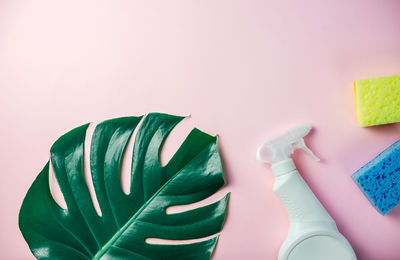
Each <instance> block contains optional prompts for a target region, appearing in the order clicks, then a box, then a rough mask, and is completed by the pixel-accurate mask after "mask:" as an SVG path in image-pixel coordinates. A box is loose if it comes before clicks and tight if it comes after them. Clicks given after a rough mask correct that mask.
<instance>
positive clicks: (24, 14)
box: [0, 0, 400, 260]
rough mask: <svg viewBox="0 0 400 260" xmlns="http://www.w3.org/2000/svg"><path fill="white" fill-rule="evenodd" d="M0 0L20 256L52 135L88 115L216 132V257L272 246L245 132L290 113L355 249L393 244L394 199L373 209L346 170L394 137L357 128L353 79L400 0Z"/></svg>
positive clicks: (253, 139)
mask: <svg viewBox="0 0 400 260" xmlns="http://www.w3.org/2000/svg"><path fill="white" fill-rule="evenodd" d="M104 2H105V1H77V0H73V1H54V0H37V1H18V0H9V1H7V0H0V89H1V94H0V122H1V123H0V124H1V127H0V144H1V145H0V165H1V174H0V207H1V214H0V223H1V224H0V225H1V226H0V227H1V232H0V247H1V255H2V256H1V258H2V259H32V258H33V257H32V255H31V253H30V251H29V249H28V246H27V245H26V243H25V242H24V240H23V238H22V235H21V233H20V232H19V229H18V225H17V216H18V211H19V207H20V205H21V203H22V200H23V198H24V196H25V193H26V191H27V190H28V188H29V186H30V185H31V183H32V181H33V180H34V178H35V176H36V175H37V174H38V173H39V171H40V170H41V169H42V167H43V166H44V164H45V163H46V161H47V160H48V151H49V148H50V146H51V144H52V143H53V142H54V141H55V140H56V139H57V138H58V137H59V136H60V135H61V134H63V133H65V132H66V131H68V130H70V129H72V128H74V127H76V126H79V125H81V124H84V123H86V122H99V121H101V120H103V119H107V118H113V117H119V116H125V115H139V114H143V113H147V112H150V111H161V112H166V113H172V114H180V115H187V114H191V115H192V117H191V119H190V120H185V121H184V122H183V123H182V124H181V125H180V126H179V127H178V129H177V131H175V132H174V133H173V134H172V136H171V137H170V138H169V139H168V142H167V145H166V149H165V155H164V157H165V158H167V157H168V156H170V155H171V154H172V153H173V151H174V149H176V148H177V147H178V145H179V143H180V142H181V141H182V140H183V137H184V135H185V134H187V133H188V131H189V130H190V127H192V126H198V127H199V128H200V129H202V130H204V131H207V132H209V133H211V134H219V136H220V139H219V144H220V147H221V152H222V156H223V158H224V162H225V173H226V178H227V182H228V184H227V186H226V188H224V189H223V190H222V191H221V192H219V193H218V194H217V195H216V196H214V198H213V199H214V200H215V199H218V198H219V197H221V196H222V195H223V194H224V193H225V192H227V191H231V192H232V195H231V200H230V208H229V214H228V217H227V221H226V225H225V227H224V230H223V232H222V235H221V239H220V241H219V243H218V246H217V250H216V252H215V255H214V258H213V259H219V260H221V259H275V258H276V256H277V252H278V249H279V247H280V244H281V243H282V241H283V240H284V239H285V237H286V233H287V231H288V217H287V215H286V212H285V211H284V208H283V207H282V205H281V204H280V202H279V200H278V198H277V197H276V196H275V195H274V193H273V192H272V185H273V176H272V173H271V171H270V170H269V167H267V166H266V165H260V164H257V163H256V162H255V161H254V151H255V149H256V147H257V145H258V144H259V143H260V142H261V141H262V140H263V139H264V138H265V137H268V136H270V135H272V134H276V133H279V132H280V131H281V130H286V129H288V128H290V127H292V126H294V125H296V124H297V123H310V124H312V125H313V126H315V132H314V134H313V135H311V136H310V137H309V138H308V139H307V141H308V144H309V146H310V147H311V148H312V149H313V150H314V151H315V153H316V154H317V155H319V156H320V157H322V158H323V161H322V162H321V163H315V162H313V161H312V160H311V159H309V158H308V157H306V156H305V155H304V154H303V153H297V154H296V155H295V158H296V163H297V165H298V168H299V170H300V171H301V172H302V174H303V177H304V179H305V180H306V181H307V182H308V184H309V185H310V186H311V188H312V189H313V191H314V192H315V194H316V195H317V196H318V198H319V199H320V200H321V202H322V203H323V205H325V207H326V208H327V209H328V211H329V212H330V214H331V215H332V217H333V218H334V219H335V220H336V222H337V224H338V227H339V229H340V231H341V232H342V233H343V234H344V235H345V236H346V237H347V238H348V239H349V241H350V243H351V244H352V245H353V247H354V249H355V251H356V254H357V256H358V257H359V259H362V260H367V259H384V260H390V259H399V258H400V246H399V241H400V208H396V209H394V210H393V211H392V212H391V213H390V214H388V215H387V216H381V215H379V214H378V213H377V211H375V209H374V208H373V207H372V206H371V205H370V204H369V202H368V201H367V200H366V198H365V197H364V196H363V194H362V193H361V192H360V191H359V189H358V188H357V187H356V185H355V184H354V183H353V182H352V180H351V178H350V175H351V174H352V173H353V172H354V171H356V170H357V169H358V168H359V167H361V166H362V165H363V164H364V163H366V162H368V161H369V160H370V159H372V158H373V157H374V156H375V155H376V154H377V153H379V152H380V151H382V150H383V149H384V148H386V147H387V146H389V145H390V144H391V143H393V142H394V141H396V140H398V139H399V137H400V132H399V130H400V128H399V126H398V125H388V126H379V127H372V128H363V129H362V128H359V127H358V126H357V124H356V120H355V108H354V101H353V89H352V81H353V80H354V79H361V78H367V77H377V76H383V75H390V74H395V73H399V72H400V71H399V69H400V29H399V28H400V15H399V14H400V1H396V0H393V1H385V0H384V1H364V0H359V1H345V0H343V1H334V0H332V1H319V0H311V1H248V0H241V1H232V0H229V1H228V0H202V1H187V0H169V1H154V0H147V1H140V2H139V1H128V0H126V1H122V0H118V1H107V2H106V3H104Z"/></svg>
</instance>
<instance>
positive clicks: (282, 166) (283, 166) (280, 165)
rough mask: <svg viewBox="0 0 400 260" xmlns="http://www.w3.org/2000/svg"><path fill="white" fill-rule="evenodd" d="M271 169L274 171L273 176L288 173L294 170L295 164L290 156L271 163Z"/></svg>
mask: <svg viewBox="0 0 400 260" xmlns="http://www.w3.org/2000/svg"><path fill="white" fill-rule="evenodd" d="M271 169H272V171H273V172H274V175H275V177H278V176H282V175H285V174H288V173H290V172H292V171H294V170H296V165H295V164H294V161H293V159H292V158H288V159H285V160H282V161H279V162H276V163H273V164H272V165H271Z"/></svg>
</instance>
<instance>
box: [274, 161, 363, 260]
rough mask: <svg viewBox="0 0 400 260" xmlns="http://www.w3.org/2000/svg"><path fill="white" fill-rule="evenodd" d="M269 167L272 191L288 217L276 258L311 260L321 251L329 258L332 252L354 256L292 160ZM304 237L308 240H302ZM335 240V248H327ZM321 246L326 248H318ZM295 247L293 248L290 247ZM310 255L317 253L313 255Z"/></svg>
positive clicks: (333, 255)
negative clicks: (270, 169) (288, 221)
mask: <svg viewBox="0 0 400 260" xmlns="http://www.w3.org/2000/svg"><path fill="white" fill-rule="evenodd" d="M273 171H274V174H275V182H274V186H273V191H274V193H275V194H276V195H277V196H278V197H279V199H280V200H281V202H282V204H283V205H284V207H285V209H286V211H287V213H288V215H289V219H290V228H289V233H288V236H287V238H286V240H285V241H284V243H283V244H282V246H281V248H280V251H279V256H278V259H279V260H287V259H290V260H292V259H296V260H297V259H305V260H311V259H318V257H319V256H320V255H321V254H322V255H325V254H327V255H330V256H332V257H333V258H332V259H335V255H336V256H337V257H339V256H340V258H336V259H341V260H345V259H356V256H355V254H354V251H353V249H352V248H351V246H350V244H349V243H348V241H347V240H346V238H344V236H343V235H342V234H340V233H339V231H338V229H337V227H336V223H335V221H334V220H333V219H332V217H331V216H330V215H329V213H328V212H327V211H326V209H325V208H324V207H323V206H322V204H321V203H320V202H319V200H318V199H317V198H316V197H315V195H314V193H313V192H312V191H311V189H310V187H309V186H308V185H307V183H306V182H305V181H304V180H303V178H302V177H301V176H300V173H299V172H298V171H297V169H296V168H295V165H294V163H293V161H292V160H291V159H288V160H287V161H283V162H281V163H279V165H278V166H276V165H275V167H274V166H273ZM327 238H328V239H327ZM306 240H307V241H311V242H306V243H304V241H306ZM313 240H315V241H317V243H315V241H313ZM307 243H308V244H307ZM335 243H336V245H333V246H334V247H335V248H337V249H335V251H334V252H327V251H329V250H330V249H331V248H332V244H335ZM299 245H300V246H299ZM324 246H326V247H327V249H328V250H326V249H322V248H323V247H324ZM295 247H296V248H297V249H296V250H297V251H296V250H295V251H293V249H294V248H295ZM306 247H307V248H306ZM316 247H318V248H316ZM299 248H300V249H299ZM318 250H319V252H318ZM293 252H294V253H293ZM313 255H318V256H316V257H317V258H313ZM324 259H328V258H324ZM329 259H331V258H329Z"/></svg>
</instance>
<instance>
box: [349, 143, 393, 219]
mask: <svg viewBox="0 0 400 260" xmlns="http://www.w3.org/2000/svg"><path fill="white" fill-rule="evenodd" d="M352 178H353V180H354V181H355V182H356V183H357V185H358V187H359V188H360V189H361V191H362V192H363V193H364V194H365V196H366V197H367V198H368V200H369V201H370V202H371V204H372V205H373V206H374V207H375V208H376V209H377V210H378V211H379V213H381V214H382V215H385V214H386V213H388V212H389V211H390V210H391V209H393V208H394V207H396V206H397V205H398V204H399V202H400V140H399V141H397V142H396V143H394V144H392V145H391V146H390V147H389V148H387V149H386V150H384V151H383V152H382V153H380V154H379V155H378V156H377V157H375V158H374V159H373V160H372V161H370V162H368V163H367V164H366V165H364V166H363V167H361V169H359V170H358V171H357V172H355V173H354V174H353V175H352Z"/></svg>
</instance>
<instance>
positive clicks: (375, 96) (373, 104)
mask: <svg viewBox="0 0 400 260" xmlns="http://www.w3.org/2000/svg"><path fill="white" fill-rule="evenodd" d="M354 94H355V102H356V109H357V121H358V124H359V125H360V126H362V127H364V126H372V125H381V124H389V123H395V122H400V74H398V75H393V76H387V77H380V78H374V79H363V80H357V81H354Z"/></svg>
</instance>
